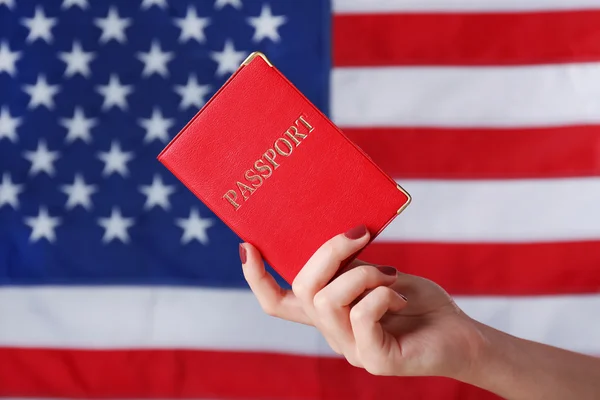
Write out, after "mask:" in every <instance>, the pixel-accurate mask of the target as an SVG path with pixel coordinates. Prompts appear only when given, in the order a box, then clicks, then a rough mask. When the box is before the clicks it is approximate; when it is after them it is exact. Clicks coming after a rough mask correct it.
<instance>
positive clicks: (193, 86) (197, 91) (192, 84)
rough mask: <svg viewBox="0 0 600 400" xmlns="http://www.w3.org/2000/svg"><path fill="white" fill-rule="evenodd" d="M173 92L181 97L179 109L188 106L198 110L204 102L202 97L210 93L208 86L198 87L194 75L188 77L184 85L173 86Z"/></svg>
mask: <svg viewBox="0 0 600 400" xmlns="http://www.w3.org/2000/svg"><path fill="white" fill-rule="evenodd" d="M175 91H176V92H177V94H179V95H180V96H181V103H180V104H179V108H181V109H184V108H187V107H189V106H196V107H197V108H200V107H202V105H203V104H204V103H205V102H206V100H205V99H204V96H206V95H207V94H209V93H210V85H198V80H197V79H196V75H190V76H189V77H188V81H187V83H186V84H185V85H177V86H175Z"/></svg>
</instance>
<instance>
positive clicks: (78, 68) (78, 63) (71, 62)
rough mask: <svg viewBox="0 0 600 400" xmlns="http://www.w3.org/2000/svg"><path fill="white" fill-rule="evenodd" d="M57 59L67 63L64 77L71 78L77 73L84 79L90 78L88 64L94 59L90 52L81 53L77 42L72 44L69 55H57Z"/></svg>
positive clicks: (81, 50)
mask: <svg viewBox="0 0 600 400" xmlns="http://www.w3.org/2000/svg"><path fill="white" fill-rule="evenodd" d="M58 57H59V58H60V59H61V60H63V61H64V62H65V63H67V68H66V70H65V76H66V77H70V76H73V75H75V74H77V73H79V74H81V75H83V76H84V77H86V78H87V77H88V76H90V66H89V63H90V61H92V60H93V59H94V58H95V55H94V53H93V52H91V51H90V52H85V51H83V49H82V48H81V45H80V44H79V42H77V41H75V42H73V47H72V50H71V52H70V53H66V52H64V53H59V56H58Z"/></svg>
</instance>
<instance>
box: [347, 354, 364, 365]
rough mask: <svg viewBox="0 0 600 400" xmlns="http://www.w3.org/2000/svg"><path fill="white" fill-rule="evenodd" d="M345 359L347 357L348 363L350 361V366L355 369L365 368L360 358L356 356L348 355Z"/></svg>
mask: <svg viewBox="0 0 600 400" xmlns="http://www.w3.org/2000/svg"><path fill="white" fill-rule="evenodd" d="M345 357H346V361H348V363H349V364H350V365H352V366H353V367H357V368H363V365H362V363H361V362H360V360H359V359H358V357H356V356H354V355H347V356H345Z"/></svg>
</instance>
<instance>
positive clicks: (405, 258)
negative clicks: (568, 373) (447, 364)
mask: <svg viewBox="0 0 600 400" xmlns="http://www.w3.org/2000/svg"><path fill="white" fill-rule="evenodd" d="M550 218H551V217H550ZM359 257H360V259H362V260H365V261H368V262H373V263H377V264H383V265H394V266H396V267H398V268H399V269H400V270H401V271H403V272H406V273H409V274H415V275H420V276H423V277H425V278H428V279H431V280H433V281H434V282H436V283H438V284H439V285H441V286H442V287H443V288H444V289H446V290H447V291H448V292H449V293H451V294H453V295H543V294H549V295H553V294H570V293H597V292H598V290H599V289H600V241H590V242H565V243H527V244H512V243H501V244H486V243H468V244H448V243H443V244H442V243H430V244H423V243H385V242H382V243H380V242H374V243H372V244H371V245H369V246H367V248H365V250H364V251H363V253H362V254H361V255H360V256H359Z"/></svg>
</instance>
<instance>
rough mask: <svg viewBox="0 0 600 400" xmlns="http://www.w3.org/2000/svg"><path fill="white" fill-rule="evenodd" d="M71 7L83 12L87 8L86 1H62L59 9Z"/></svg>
mask: <svg viewBox="0 0 600 400" xmlns="http://www.w3.org/2000/svg"><path fill="white" fill-rule="evenodd" d="M73 6H77V7H80V8H81V9H82V10H85V9H86V8H88V7H89V4H88V2H87V0H63V3H62V6H61V8H71V7H73Z"/></svg>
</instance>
